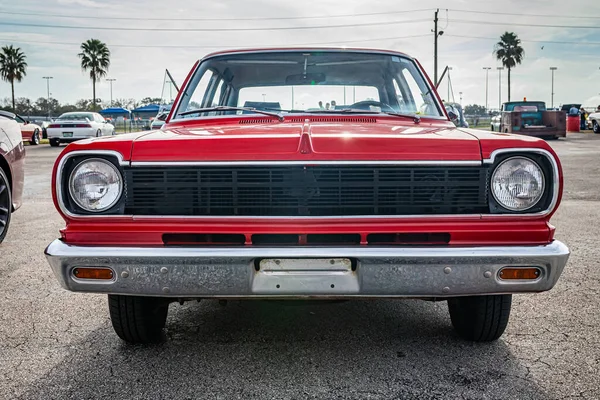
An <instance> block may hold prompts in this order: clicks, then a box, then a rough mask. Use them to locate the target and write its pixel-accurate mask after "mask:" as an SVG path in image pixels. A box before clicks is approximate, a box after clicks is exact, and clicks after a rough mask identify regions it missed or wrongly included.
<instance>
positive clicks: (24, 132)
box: [0, 110, 42, 145]
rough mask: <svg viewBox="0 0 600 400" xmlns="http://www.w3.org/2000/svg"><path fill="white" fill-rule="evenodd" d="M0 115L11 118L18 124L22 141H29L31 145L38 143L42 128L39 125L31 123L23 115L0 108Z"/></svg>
mask: <svg viewBox="0 0 600 400" xmlns="http://www.w3.org/2000/svg"><path fill="white" fill-rule="evenodd" d="M0 116H2V117H4V118H8V119H13V120H15V121H16V122H17V123H18V124H19V128H20V129H21V137H22V138H23V141H24V142H29V144H31V145H38V144H40V139H41V137H42V128H41V127H40V126H39V125H36V124H33V123H31V122H29V121H27V120H26V119H24V118H23V117H21V116H19V115H17V114H13V113H11V112H8V111H2V110H0Z"/></svg>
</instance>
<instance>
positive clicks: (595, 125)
mask: <svg viewBox="0 0 600 400" xmlns="http://www.w3.org/2000/svg"><path fill="white" fill-rule="evenodd" d="M587 126H588V128H589V129H591V130H593V131H594V133H600V111H598V112H594V113H591V114H590V115H589V116H588V117H587Z"/></svg>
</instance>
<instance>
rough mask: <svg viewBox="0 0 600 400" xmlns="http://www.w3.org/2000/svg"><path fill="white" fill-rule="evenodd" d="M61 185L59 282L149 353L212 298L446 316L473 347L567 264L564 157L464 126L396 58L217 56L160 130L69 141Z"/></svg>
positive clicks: (196, 74)
mask: <svg viewBox="0 0 600 400" xmlns="http://www.w3.org/2000/svg"><path fill="white" fill-rule="evenodd" d="M451 117H455V116H451ZM52 185H53V190H54V191H53V193H54V201H55V204H56V207H57V209H58V211H59V213H60V214H61V215H62V216H63V218H64V219H65V221H66V227H65V228H64V229H63V230H61V237H60V239H58V240H56V241H54V242H53V243H51V244H50V245H49V247H48V248H47V249H46V255H47V258H48V260H49V263H50V265H51V267H52V269H53V271H54V273H55V274H56V276H57V277H58V279H59V281H60V283H61V284H62V286H63V287H64V288H66V289H68V290H72V291H79V292H91V293H106V294H108V302H109V312H110V316H111V319H112V323H113V327H114V329H115V331H116V333H117V334H118V335H119V336H120V337H121V338H122V339H123V340H125V341H127V342H132V343H147V342H155V341H159V340H161V339H163V337H164V336H163V334H164V333H163V328H164V327H165V321H166V316H167V312H168V307H169V304H170V303H172V302H176V301H185V300H191V299H201V298H211V299H229V298H234V299H356V298H416V299H428V300H437V301H439V300H447V301H448V307H449V311H450V317H451V321H452V324H453V326H454V328H455V329H456V331H457V332H458V334H459V335H460V336H461V337H463V338H466V339H469V340H473V341H491V340H495V339H497V338H498V337H500V335H502V333H503V331H504V329H505V328H506V325H507V322H508V318H509V314H510V308H511V295H512V294H514V293H531V292H541V291H546V290H549V289H551V288H552V287H553V286H554V285H555V283H556V281H557V280H558V278H559V276H560V274H561V272H562V271H563V268H564V267H565V264H566V262H567V259H568V256H569V250H568V249H567V247H566V246H565V245H564V244H562V243H561V242H559V241H557V240H554V231H555V228H554V227H553V226H552V225H551V224H550V222H549V221H550V218H551V217H552V215H553V213H554V212H555V211H556V209H557V207H558V205H559V203H560V199H561V195H562V170H561V165H560V162H559V160H558V157H557V156H556V154H555V153H554V151H553V150H552V149H551V148H550V147H549V146H548V145H547V144H546V143H545V142H544V141H543V140H540V139H536V138H531V137H523V136H511V135H506V134H497V133H491V132H484V131H478V130H470V129H466V128H457V127H455V126H454V124H453V123H452V122H451V120H450V118H449V116H448V115H447V114H446V111H445V109H444V106H443V104H442V102H441V100H440V98H439V96H438V95H437V93H436V91H435V89H434V86H433V85H432V83H431V81H430V80H429V79H428V78H427V76H426V75H425V72H424V71H423V68H422V67H421V66H420V64H419V63H418V62H417V61H416V60H415V59H413V58H411V57H409V56H407V55H404V54H402V53H397V52H392V51H374V50H358V49H356V50H352V49H322V48H321V49H316V48H302V49H279V50H260V49H258V50H246V51H227V52H222V53H215V54H212V55H209V56H207V57H206V58H204V59H203V60H201V61H199V62H198V63H196V65H194V67H193V68H192V70H191V72H190V74H189V75H188V77H187V79H186V81H185V82H184V84H183V87H182V89H181V91H180V92H179V95H178V98H177V100H176V101H175V103H174V105H173V108H172V109H171V112H170V115H169V116H168V118H167V120H166V123H165V126H164V127H163V128H162V129H161V130H158V131H154V132H149V133H148V132H139V133H135V134H128V135H120V136H118V137H110V138H98V139H89V140H84V141H80V142H76V143H74V144H71V145H70V146H69V147H68V148H67V149H66V150H65V151H64V152H63V153H62V154H61V156H60V157H59V159H58V160H57V162H56V164H55V167H54V171H53V184H52Z"/></svg>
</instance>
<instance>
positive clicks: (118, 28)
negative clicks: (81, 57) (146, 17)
mask: <svg viewBox="0 0 600 400" xmlns="http://www.w3.org/2000/svg"><path fill="white" fill-rule="evenodd" d="M418 22H429V18H423V19H413V20H408V21H387V22H365V23H360V24H341V25H313V26H283V27H274V28H130V27H103V26H75V25H50V24H28V23H21V22H5V21H0V25H10V26H27V27H35V28H58V29H86V30H101V31H151V32H250V31H289V30H305V29H329V28H356V27H360V26H374V25H376V26H381V25H398V24H414V23H418Z"/></svg>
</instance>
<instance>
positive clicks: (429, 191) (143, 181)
mask: <svg viewBox="0 0 600 400" xmlns="http://www.w3.org/2000/svg"><path fill="white" fill-rule="evenodd" d="M125 176H126V183H127V199H126V210H125V212H126V213H128V214H133V215H197V216H209V215H210V216H291V217H295V216H354V215H427V214H470V213H487V212H489V208H488V202H487V168H485V167H425V166H423V167H416V166H368V165H364V166H363V165H345V166H326V165H318V166H302V165H292V166H191V167H133V168H126V169H125Z"/></svg>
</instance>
